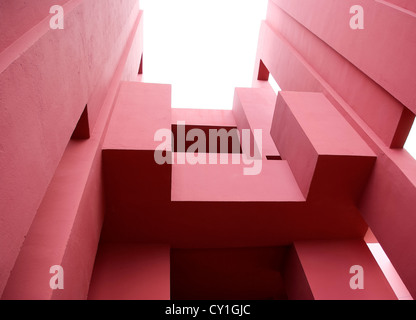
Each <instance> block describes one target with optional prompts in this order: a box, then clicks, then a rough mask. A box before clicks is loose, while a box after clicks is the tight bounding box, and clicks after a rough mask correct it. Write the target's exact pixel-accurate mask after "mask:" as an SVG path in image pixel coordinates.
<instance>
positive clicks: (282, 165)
mask: <svg viewBox="0 0 416 320" xmlns="http://www.w3.org/2000/svg"><path fill="white" fill-rule="evenodd" d="M52 6H54V7H53V8H52ZM143 15H144V13H143V11H141V10H140V3H139V1H138V0H123V1H117V2H116V1H113V0H56V1H53V3H52V2H51V1H47V0H38V1H31V2H26V1H23V0H14V1H12V2H8V1H2V2H1V3H0V24H1V27H2V28H1V29H2V30H7V32H5V33H3V32H2V34H1V37H0V109H1V118H0V119H1V126H0V174H1V176H0V177H1V184H0V199H1V201H0V255H1V260H0V296H1V298H2V299H6V300H9V299H47V300H49V299H91V300H100V299H137V300H149V299H150V300H169V299H174V300H182V299H293V300H296V299H315V300H324V299H411V298H412V295H413V296H415V295H416V273H415V271H414V267H413V266H414V265H415V264H416V251H415V250H414V248H416V238H415V236H414V231H415V230H416V209H415V208H416V161H415V160H414V159H413V158H412V157H411V156H410V155H409V154H408V152H407V151H406V150H404V149H403V145H404V143H405V141H406V138H407V136H408V134H409V131H410V128H411V126H412V123H413V121H414V117H415V113H416V95H415V93H414V88H416V78H415V77H414V74H415V71H416V70H415V69H416V64H414V57H416V43H415V41H414V39H416V6H415V5H414V4H413V1H406V0H390V1H384V0H358V1H350V0H345V1H337V0H314V1H304V0H290V1H289V0H269V6H268V12H267V18H266V20H265V21H263V22H262V26H261V31H260V35H259V42H258V51H257V57H256V61H255V66H254V74H253V85H252V87H251V88H236V90H235V98H234V105H233V110H194V109H172V108H171V86H170V85H169V84H156V83H145V82H142V80H141V74H142V73H143V71H144V72H145V63H144V64H143V62H145V59H143V52H145V50H143V49H144V48H143ZM143 66H144V69H143ZM270 77H273V78H274V79H275V80H276V81H277V82H278V83H279V86H280V87H281V89H282V91H281V92H279V93H278V94H277V95H276V93H275V92H274V91H273V89H272V88H271V86H270V84H269V82H268V80H269V78H270ZM224 137H225V140H224V139H223V138H224ZM238 137H239V138H240V139H239V140H237V141H238V142H240V141H241V145H240V144H239V145H238V148H233V145H232V142H233V141H234V142H235V141H236V140H235V139H236V138H237V139H238ZM233 139H234V140H233ZM244 140H246V141H247V144H245V141H244ZM212 146H214V147H212ZM161 159H162V160H163V161H159V160H161ZM371 244H375V245H379V246H380V247H382V248H383V249H384V251H385V253H386V254H387V256H388V258H389V259H390V261H391V266H394V269H395V270H397V273H398V275H399V276H400V278H398V277H396V278H393V277H392V273H389V272H388V271H386V270H385V269H383V268H382V266H380V263H378V262H377V260H376V254H374V251H372V250H370V248H371ZM401 281H403V283H404V285H401Z"/></svg>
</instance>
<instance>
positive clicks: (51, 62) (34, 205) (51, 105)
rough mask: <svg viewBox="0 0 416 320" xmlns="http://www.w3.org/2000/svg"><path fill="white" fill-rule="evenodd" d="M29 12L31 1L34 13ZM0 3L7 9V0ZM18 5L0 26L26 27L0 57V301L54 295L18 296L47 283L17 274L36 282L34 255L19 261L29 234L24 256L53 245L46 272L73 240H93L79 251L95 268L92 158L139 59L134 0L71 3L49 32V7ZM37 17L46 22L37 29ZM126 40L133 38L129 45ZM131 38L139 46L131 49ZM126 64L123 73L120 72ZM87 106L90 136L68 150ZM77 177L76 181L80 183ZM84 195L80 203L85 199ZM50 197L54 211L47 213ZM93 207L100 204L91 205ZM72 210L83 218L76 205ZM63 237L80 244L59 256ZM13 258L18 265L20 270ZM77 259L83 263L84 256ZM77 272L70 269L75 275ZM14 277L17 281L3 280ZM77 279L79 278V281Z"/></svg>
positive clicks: (95, 163) (95, 160)
mask: <svg viewBox="0 0 416 320" xmlns="http://www.w3.org/2000/svg"><path fill="white" fill-rule="evenodd" d="M98 2H99V9H98V8H97V5H98ZM34 4H35V2H33V3H32V2H31V4H30V6H32V5H34ZM2 5H5V4H4V2H3V3H2ZM17 5H18V3H17V2H14V3H13V5H11V4H9V5H8V6H7V8H6V9H7V10H6V11H4V14H5V15H7V16H8V20H7V21H5V22H4V23H7V24H8V25H11V22H10V20H13V19H12V18H13V17H14V19H18V18H23V17H27V19H26V20H25V22H24V23H22V24H21V27H22V28H20V29H17V30H15V31H16V33H15V34H13V33H12V34H13V38H11V39H9V40H7V41H9V42H12V40H14V42H12V44H11V45H10V46H9V47H8V48H7V49H6V50H3V51H2V52H1V53H0V65H1V66H2V68H3V69H1V74H0V84H1V88H2V90H1V91H0V100H1V114H2V120H1V121H2V126H1V129H0V130H1V134H0V136H1V144H0V145H1V151H2V152H1V157H0V168H1V177H2V184H1V186H0V194H1V197H2V201H1V202H0V206H1V208H0V212H1V221H2V223H1V225H0V243H1V244H0V253H1V256H2V259H1V262H0V269H1V270H2V272H1V273H0V292H3V290H4V288H5V287H6V284H7V283H9V284H8V289H7V290H6V291H5V294H4V296H3V298H15V297H19V298H25V297H41V298H47V297H50V296H51V294H52V293H51V290H50V288H49V286H48V285H47V284H48V283H49V280H48V281H47V282H46V283H45V282H43V284H44V286H45V285H46V287H44V289H40V288H42V287H36V286H35V285H34V286H33V287H31V288H32V289H31V290H32V291H30V290H29V291H26V292H22V291H21V290H22V286H23V287H25V286H26V287H27V285H28V284H29V283H30V282H31V281H35V282H36V281H41V280H40V279H45V278H50V275H49V274H48V271H49V267H50V266H47V269H43V272H45V270H46V273H47V274H46V275H45V274H44V273H43V274H42V275H39V274H37V275H36V276H35V277H34V278H33V277H31V276H30V275H28V276H27V277H20V276H19V274H20V275H24V274H26V272H27V273H29V274H30V271H32V272H34V273H35V274H36V269H35V270H33V268H31V266H32V263H33V262H34V260H32V259H31V258H30V252H29V253H28V254H29V256H26V255H25V253H24V252H25V251H24V250H26V245H25V242H24V240H25V237H26V236H27V234H28V232H29V234H30V235H31V236H29V237H28V238H26V243H27V242H30V241H32V240H33V241H35V242H34V243H36V246H37V247H35V249H33V248H32V246H31V245H30V246H29V247H30V248H32V249H30V251H33V250H34V251H33V253H32V254H33V256H34V257H36V254H35V253H36V252H44V251H43V250H47V249H45V246H46V247H48V246H52V251H54V255H51V256H49V257H48V259H46V260H45V261H44V262H43V263H44V264H45V265H47V264H48V263H49V262H51V261H50V260H53V264H60V263H61V262H62V261H64V260H65V258H64V254H65V255H66V254H68V252H70V250H72V249H70V248H71V244H72V245H73V244H75V243H78V241H81V242H82V243H84V244H86V243H87V242H88V241H89V240H87V239H89V236H91V238H90V240H91V241H92V242H91V244H89V245H85V246H82V248H83V249H85V250H86V253H85V254H86V256H87V258H86V260H90V262H89V264H90V267H89V268H90V269H91V270H92V263H93V259H94V255H95V253H94V252H95V251H94V250H96V247H97V242H98V238H99V232H100V223H101V222H100V220H102V218H98V217H99V216H101V217H102V207H100V206H99V203H100V202H99V201H98V199H99V198H100V197H101V195H100V191H99V188H98V189H97V183H98V185H99V183H100V178H101V177H100V170H99V168H100V167H99V165H100V162H101V161H100V153H98V151H99V150H100V144H101V139H102V135H103V133H104V132H105V131H104V130H105V127H106V123H107V120H108V115H109V114H110V110H111V106H112V101H111V99H113V97H114V95H115V92H114V91H115V90H117V87H118V83H119V81H120V80H121V79H122V78H123V79H131V80H133V79H135V77H136V75H137V70H138V66H139V62H140V56H141V52H142V40H141V39H140V38H141V36H139V35H138V36H137V37H136V36H135V34H136V29H137V26H138V23H137V22H139V20H138V15H139V6H138V5H139V3H138V1H136V0H126V1H123V2H121V3H117V4H116V3H115V2H114V1H70V2H68V3H67V4H66V5H65V6H64V9H65V28H64V30H50V29H49V19H48V17H47V16H48V13H49V7H47V6H46V2H44V1H43V2H42V3H39V7H36V8H37V9H36V10H33V15H32V14H29V12H30V9H31V7H30V6H29V7H25V8H22V11H19V10H17V9H16V7H13V6H17ZM45 9H47V12H46V13H45V11H44V10H45ZM12 13H13V14H12ZM43 17H46V19H43V20H42V21H41V22H40V24H39V25H36V26H34V25H35V24H36V23H38V22H39V20H40V19H42V18H43ZM9 22H10V24H9ZM12 29H13V28H12ZM139 29H140V30H141V27H140V28H139ZM27 30H29V31H27ZM34 30H35V31H36V32H33V31H34ZM140 30H139V31H140ZM23 32H26V33H23ZM20 35H21V36H20ZM19 36H20V38H19ZM129 38H131V40H132V41H130V43H128V39H129ZM134 38H139V39H138V40H134V41H133V39H134ZM7 41H6V40H4V42H2V44H3V43H4V44H5V45H6V43H7ZM7 45H8V43H7ZM132 45H133V46H132ZM125 48H126V50H125ZM123 51H125V54H124V56H123ZM126 61H127V66H128V69H127V70H126V72H125V71H123V70H124V68H125V64H126ZM119 62H120V63H119ZM135 64H136V66H135V69H136V72H133V70H131V69H132V66H133V65H135ZM117 68H118V69H117ZM86 104H88V116H89V119H88V120H89V128H90V130H91V136H92V137H91V139H90V140H88V141H87V142H70V138H71V135H72V133H73V131H74V130H75V127H76V125H77V122H78V120H79V118H80V116H81V113H82V112H83V111H84V107H85V105H86ZM68 143H69V145H68ZM60 163H61V164H60ZM59 164H60V166H59ZM56 170H57V171H56ZM54 174H55V176H54ZM97 174H98V175H97ZM69 175H71V176H72V178H74V180H72V183H71V184H70V185H68V184H66V181H68V180H67V178H68V177H69ZM77 177H78V178H81V177H82V178H81V179H80V180H77ZM87 181H90V182H87ZM93 181H94V182H93ZM48 188H49V189H48ZM62 188H63V189H62ZM65 190H66V191H65ZM45 194H46V197H45ZM48 194H55V195H54V196H53V195H51V196H48ZM83 195H84V199H85V201H82V200H81V197H82V196H83ZM44 197H45V198H44ZM48 198H51V199H52V201H54V202H55V203H56V205H57V206H56V205H54V206H52V207H51V206H50V205H46V204H45V201H48V200H46V199H48ZM71 199H72V200H71ZM91 199H97V200H93V201H92V202H91ZM101 201H102V200H101ZM78 202H79V203H80V207H79V211H77V210H78V207H77V206H76V203H78ZM88 203H90V204H88ZM74 205H75V207H74ZM45 207H46V209H45ZM39 208H40V209H39ZM42 208H44V209H42ZM38 209H39V210H40V211H38ZM74 209H75V211H74ZM91 209H93V210H94V211H95V213H94V215H95V216H96V218H93V219H91V217H86V216H85V215H86V214H90V211H91ZM48 210H50V211H48ZM54 210H63V211H54ZM67 210H72V211H74V215H73V216H71V214H69V211H67ZM37 212H38V213H39V215H42V216H43V218H42V219H43V221H42V219H36V218H35V216H36V213H37ZM77 212H78V213H81V214H78V216H77V219H76V220H80V223H81V226H80V227H81V229H80V230H79V231H77V227H76V225H77V224H76V223H75V222H74V221H75V216H76V215H77ZM60 214H63V215H66V218H65V219H68V218H69V220H67V221H65V220H60V219H59V215H60ZM83 215H84V216H83ZM34 219H35V220H34ZM85 219H87V220H90V221H91V222H90V223H92V225H94V226H96V231H97V232H95V233H92V234H91V235H88V233H85V232H91V230H86V229H85V228H84V227H85V226H84V225H82V223H84V222H85V221H84V220H85ZM94 220H95V222H92V221H94ZM32 222H34V224H32ZM74 225H75V227H74ZM35 226H36V227H35ZM60 228H63V229H65V230H67V232H72V231H73V233H72V234H71V235H70V234H68V233H66V232H58V233H59V239H60V240H59V241H58V240H57V239H55V237H54V236H55V235H54V232H57V231H58V230H61V229H60ZM73 228H74V229H73ZM54 230H55V231H54ZM39 237H40V238H39ZM69 237H72V238H73V237H76V238H79V239H78V240H77V239H73V240H72V242H71V241H70V245H69V246H68V250H66V253H65V248H66V246H67V242H68V241H69ZM94 238H95V240H94ZM28 239H29V240H28ZM30 239H32V240H30ZM86 240H87V241H86ZM38 241H41V243H39V242H38ZM80 245H81V243H80ZM42 248H43V249H42ZM59 248H60V249H59ZM21 249H22V251H20V250H21ZM78 249H79V248H74V250H75V252H74V253H76V252H78V253H79V251H78ZM38 250H39V251H38ZM48 252H49V251H48ZM19 253H20V254H21V256H20V257H19ZM33 256H32V257H33ZM81 256H82V255H81ZM18 257H19V259H20V260H18V261H20V262H16V259H17V258H18ZM53 257H55V258H56V257H59V258H58V259H55V258H53ZM38 259H41V256H39V257H38ZM91 259H92V260H91ZM35 260H36V259H35ZM77 261H82V258H79V259H78V260H77ZM15 262H16V265H15ZM53 264H51V265H53ZM87 264H88V263H87ZM75 265H76V263H73V264H72V266H73V268H74V267H75ZM13 267H14V269H13ZM28 269H29V271H28ZM12 270H13V272H12ZM91 270H90V271H89V272H88V269H86V274H85V275H84V280H81V281H80V282H81V283H83V284H82V285H81V287H82V286H84V288H83V289H82V290H79V291H78V292H76V290H75V292H72V293H70V290H67V291H66V294H67V295H66V297H78V298H80V297H84V298H85V297H86V294H87V292H88V283H89V278H90V276H91ZM13 274H15V276H13ZM10 275H12V278H14V280H10V281H9V276H10ZM75 278H76V279H79V277H78V276H75ZM28 279H29V280H28ZM30 279H31V280H30ZM26 281H29V283H25V282H26ZM12 282H13V284H12ZM36 290H38V291H36ZM64 296H65V295H64Z"/></svg>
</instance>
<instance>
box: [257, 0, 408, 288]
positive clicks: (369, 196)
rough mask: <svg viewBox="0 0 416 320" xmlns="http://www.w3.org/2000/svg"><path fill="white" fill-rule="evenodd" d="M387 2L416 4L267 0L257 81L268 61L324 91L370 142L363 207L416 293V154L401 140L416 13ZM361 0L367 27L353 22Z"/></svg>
mask: <svg viewBox="0 0 416 320" xmlns="http://www.w3.org/2000/svg"><path fill="white" fill-rule="evenodd" d="M389 3H395V4H398V5H400V6H402V7H407V9H410V10H412V9H413V8H414V7H411V6H412V5H411V4H410V2H406V1H324V0H323V1H313V2H307V1H299V0H295V1H287V0H272V1H269V10H268V14H267V21H265V22H264V23H263V26H262V31H261V34H260V39H259V49H258V57H257V63H256V66H255V74H254V77H253V79H254V80H253V85H257V83H258V80H257V79H258V77H259V73H261V74H262V77H263V78H264V77H265V76H264V73H265V69H264V68H267V69H268V70H267V71H269V72H270V73H271V74H272V75H273V76H274V78H275V79H276V80H277V82H278V83H279V85H280V87H281V88H282V89H283V90H292V91H318V92H323V93H324V94H325V96H326V97H327V98H328V99H329V100H330V101H331V102H332V104H333V105H334V106H335V107H336V108H337V109H338V111H339V112H340V113H341V114H342V115H343V116H344V117H345V119H346V120H347V121H348V122H349V123H350V124H351V125H352V127H353V128H354V129H355V130H356V131H357V133H358V134H359V135H360V136H361V137H362V138H363V139H364V140H365V141H366V142H367V143H368V145H369V146H370V147H371V148H372V150H373V151H374V152H375V154H376V155H377V156H378V159H377V161H376V164H375V168H374V171H373V173H372V175H371V177H370V180H369V184H368V185H367V187H366V188H365V190H364V193H363V196H362V197H361V201H360V203H359V204H358V208H359V210H360V212H361V214H362V215H363V217H364V218H365V220H366V222H367V223H368V224H369V226H370V227H371V228H372V230H373V232H374V234H375V235H376V237H377V239H378V240H379V242H380V244H381V245H382V246H383V248H384V249H385V251H386V253H387V255H388V257H389V258H390V260H391V262H392V263H393V265H394V267H395V268H396V269H397V271H398V273H399V274H400V276H401V277H402V279H403V281H404V282H405V284H406V285H407V286H408V289H409V291H410V292H411V293H412V295H415V293H416V277H415V273H414V270H413V268H412V267H411V266H413V265H415V263H416V255H415V254H413V253H412V252H413V251H411V250H409V247H415V246H416V238H415V237H414V228H413V226H414V225H415V221H416V218H415V214H414V213H415V211H414V208H415V207H416V202H415V201H416V162H415V160H414V159H413V158H412V157H411V156H410V155H409V154H408V152H407V151H405V150H403V149H402V147H403V142H404V141H405V140H406V138H407V134H408V132H409V129H410V126H411V124H412V121H413V118H414V113H415V111H416V109H415V101H416V100H415V95H414V87H415V83H414V81H415V78H414V73H415V64H414V63H413V60H414V57H415V53H416V46H415V43H414V41H412V40H411V39H414V38H415V34H414V33H415V30H416V27H415V23H416V20H415V16H414V13H413V12H412V11H406V10H400V8H399V10H398V7H394V6H390V5H388V4H389ZM356 4H359V5H362V6H363V8H364V12H365V29H364V30H352V29H351V28H350V27H349V19H350V18H351V17H352V15H351V14H350V13H349V9H350V7H351V6H352V5H356ZM262 63H264V66H263V67H262ZM266 74H267V72H266ZM392 226H394V227H392Z"/></svg>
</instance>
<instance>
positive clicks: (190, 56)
mask: <svg viewBox="0 0 416 320" xmlns="http://www.w3.org/2000/svg"><path fill="white" fill-rule="evenodd" d="M140 6H141V8H142V9H143V10H144V11H145V12H144V54H143V68H144V69H143V70H144V73H143V81H145V82H157V83H169V84H172V107H173V108H196V109H197V108H205V109H231V108H232V104H233V98H234V89H235V87H251V82H252V77H253V73H254V63H255V58H256V51H257V41H258V37H259V32H260V24H261V20H264V19H265V18H266V11H267V0H141V1H140Z"/></svg>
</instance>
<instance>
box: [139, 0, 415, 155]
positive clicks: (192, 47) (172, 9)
mask: <svg viewBox="0 0 416 320" xmlns="http://www.w3.org/2000/svg"><path fill="white" fill-rule="evenodd" d="M140 6H141V8H142V9H143V10H145V13H144V54H143V56H144V57H143V62H144V63H143V68H144V73H143V81H145V82H154V83H168V84H172V107H173V108H195V109H198V108H200V109H202V108H203V109H232V104H233V98H234V89H235V87H251V82H252V77H253V73H254V62H255V58H256V51H257V41H258V36H259V32H260V23H261V20H264V19H265V17H266V10H267V0H141V1H140ZM405 148H406V149H407V150H408V151H409V152H410V153H411V154H412V156H413V157H414V158H416V125H415V126H414V129H413V130H412V132H411V134H410V136H409V139H408V141H407V143H406V145H405Z"/></svg>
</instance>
